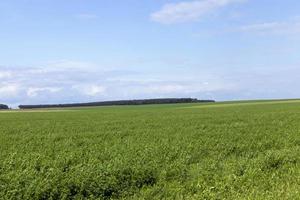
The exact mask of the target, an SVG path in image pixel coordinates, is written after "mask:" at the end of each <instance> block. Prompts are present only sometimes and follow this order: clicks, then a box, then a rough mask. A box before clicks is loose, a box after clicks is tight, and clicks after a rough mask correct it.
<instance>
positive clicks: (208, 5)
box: [151, 0, 245, 24]
mask: <svg viewBox="0 0 300 200" xmlns="http://www.w3.org/2000/svg"><path fill="white" fill-rule="evenodd" d="M244 1H245V0H194V1H182V2H179V3H169V4H166V5H164V6H163V7H162V9H161V10H159V11H157V12H154V13H152V14H151V20H153V21H155V22H159V23H162V24H174V23H183V22H191V21H197V20H199V19H201V17H203V16H204V15H207V14H210V13H211V12H213V11H216V10H217V9H219V8H222V7H225V6H228V5H230V4H233V3H238V2H244Z"/></svg>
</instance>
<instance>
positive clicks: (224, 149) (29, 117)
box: [0, 100, 300, 199]
mask: <svg viewBox="0 0 300 200" xmlns="http://www.w3.org/2000/svg"><path fill="white" fill-rule="evenodd" d="M299 122H300V100H290V101H283V100H282V101H253V102H252V101H247V102H227V103H215V104H210V103H208V104H197V103H195V104H176V105H143V106H110V107H101V108H92V107H91V108H89V107H87V108H76V109H72V108H68V109H66V110H64V109H60V110H55V109H52V110H29V111H17V112H15V111H4V112H2V111H0V123H1V124H0V198H2V199H299V198H300V123H299Z"/></svg>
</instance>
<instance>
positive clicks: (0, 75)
mask: <svg viewBox="0 0 300 200" xmlns="http://www.w3.org/2000/svg"><path fill="white" fill-rule="evenodd" d="M11 76H12V74H11V72H9V71H0V79H4V78H9V77H11Z"/></svg>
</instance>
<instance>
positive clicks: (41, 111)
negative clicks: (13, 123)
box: [0, 109, 76, 113]
mask: <svg viewBox="0 0 300 200" xmlns="http://www.w3.org/2000/svg"><path fill="white" fill-rule="evenodd" d="M72 111H76V110H75V109H74V110H70V109H57V110H49V109H47V110H46V109H32V110H29V109H28V110H0V113H46V112H72Z"/></svg>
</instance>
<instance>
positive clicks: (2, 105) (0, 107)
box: [0, 104, 9, 110]
mask: <svg viewBox="0 0 300 200" xmlns="http://www.w3.org/2000/svg"><path fill="white" fill-rule="evenodd" d="M7 109H9V108H8V106H7V105H4V104H0V110H7Z"/></svg>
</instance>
